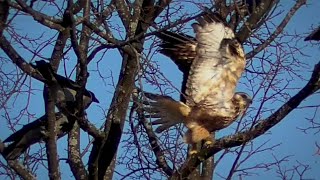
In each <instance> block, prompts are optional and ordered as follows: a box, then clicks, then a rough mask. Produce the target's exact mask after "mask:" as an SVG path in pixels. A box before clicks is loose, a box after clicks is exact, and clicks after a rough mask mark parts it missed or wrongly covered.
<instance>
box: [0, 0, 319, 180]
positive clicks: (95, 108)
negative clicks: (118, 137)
mask: <svg viewBox="0 0 320 180" xmlns="http://www.w3.org/2000/svg"><path fill="white" fill-rule="evenodd" d="M282 2H283V4H282V7H281V9H283V10H287V9H288V7H291V5H292V3H293V2H294V1H292V0H286V1H282ZM308 4H310V5H309V6H306V7H303V8H301V9H300V10H299V12H298V13H297V14H296V15H295V17H294V18H293V19H292V20H291V22H290V23H289V25H288V27H287V28H286V31H287V32H290V33H294V32H295V33H297V34H301V33H308V32H310V30H311V25H314V27H316V26H318V25H319V24H320V19H319V18H320V14H319V9H320V2H319V1H317V0H312V1H309V3H308ZM184 8H185V9H187V8H190V7H189V5H187V6H185V7H184ZM30 20H31V18H27V17H22V16H20V17H18V18H17V19H16V21H15V26H16V27H18V28H19V29H20V30H19V32H20V33H21V34H28V35H29V36H31V37H34V36H39V35H41V34H42V33H45V34H44V38H47V37H49V36H52V35H53V34H52V31H47V30H48V29H43V28H42V26H39V24H37V23H34V24H32V23H31V21H30ZM275 23H278V22H275ZM35 27H36V28H35ZM35 29H36V31H35ZM291 44H292V45H294V44H295V42H292V43H291ZM304 45H306V46H307V47H305V48H303V50H302V51H303V52H304V53H305V54H307V55H309V56H310V57H301V58H303V61H304V62H305V63H306V64H308V65H309V69H310V71H311V70H312V68H313V65H314V64H315V63H317V62H318V61H320V58H319V57H320V56H319V55H320V46H317V45H314V46H312V45H311V44H310V43H305V42H303V41H302V40H300V41H298V42H297V45H296V46H297V47H302V46H304ZM146 48H147V47H146ZM51 50H52V47H48V48H45V50H44V51H43V55H44V56H46V57H49V56H50V52H51ZM0 53H1V54H2V53H3V52H2V51H0ZM19 53H20V54H21V55H23V56H24V57H25V59H26V60H30V59H31V58H32V56H30V53H29V52H27V51H25V50H23V49H22V48H20V49H19ZM98 56H102V54H98ZM298 57H299V56H298ZM69 59H70V62H71V64H72V65H74V63H75V61H71V60H74V59H75V58H74V56H73V55H70V56H69ZM120 59H121V56H120V55H119V53H118V52H117V51H115V50H110V51H108V53H107V54H106V55H104V57H103V61H101V62H100V63H99V70H100V71H101V72H104V74H103V75H104V76H105V78H106V79H105V81H101V79H100V78H98V77H97V76H98V73H97V72H96V71H94V70H97V64H96V63H95V62H93V63H91V64H90V65H89V70H91V71H90V77H89V79H88V84H87V88H88V89H89V90H91V91H93V92H94V93H95V94H96V96H97V98H98V99H99V101H100V104H92V105H91V106H90V108H89V109H88V110H87V113H88V117H89V119H90V120H91V122H93V123H94V124H96V125H97V126H100V125H102V122H103V120H104V112H103V111H102V109H105V108H106V107H108V105H109V103H110V100H111V98H112V96H113V90H114V87H113V82H114V83H116V82H117V76H118V70H119V68H120V65H121V62H120ZM35 60H38V59H35ZM153 60H156V61H157V62H159V64H160V68H161V71H162V72H163V74H164V75H165V76H166V78H168V79H169V80H170V81H171V82H172V83H173V85H174V86H176V87H178V88H179V87H180V83H181V79H182V77H181V73H180V72H178V69H177V68H176V67H175V66H174V64H172V63H171V62H170V61H169V60H168V59H167V58H166V57H164V56H162V55H156V56H154V57H153ZM68 63H69V61H68ZM70 67H71V66H69V65H68V67H67V68H70ZM12 68H14V66H13V65H8V67H7V68H6V69H8V70H9V69H12ZM70 71H71V69H67V72H70ZM60 73H61V74H63V72H60ZM301 74H302V75H303V76H304V77H305V78H306V79H308V78H309V77H310V72H301ZM112 77H113V78H112ZM112 79H113V80H112ZM305 83H306V82H305V81H301V80H299V79H295V80H294V81H293V82H291V83H290V86H291V87H303V85H304V84H305ZM42 86H43V85H42V83H39V82H37V81H34V80H32V88H33V89H36V90H33V93H34V94H33V95H32V96H31V98H30V100H29V102H30V103H29V104H30V105H29V108H28V110H29V112H30V113H35V117H40V116H42V115H43V114H44V108H43V107H44V106H43V100H42V96H41V94H42V92H41V90H42ZM241 90H242V89H241ZM296 92H297V90H296V89H293V90H290V91H289V92H288V93H289V94H291V95H294V94H295V93H296ZM175 98H176V99H178V94H177V93H176V94H175ZM319 101H320V95H319V94H318V95H315V96H312V97H310V98H309V99H307V101H306V102H304V104H303V105H310V104H313V105H315V104H319ZM17 102H19V103H16V104H15V106H14V107H12V110H11V112H10V113H12V114H17V112H15V111H14V109H17V108H19V107H20V108H21V107H23V106H24V105H25V104H26V102H27V99H26V94H24V95H22V96H18V99H17ZM303 105H302V106H303ZM267 106H279V104H268V105H267ZM312 112H313V111H312V110H311V109H301V110H295V111H294V112H292V113H291V114H289V115H288V116H287V117H286V119H285V120H283V121H282V122H281V123H280V124H278V125H277V126H276V127H274V128H272V129H271V131H270V132H269V133H268V134H267V135H264V136H262V137H259V138H257V139H255V140H254V147H257V146H258V145H259V144H262V143H264V142H266V141H268V143H267V144H266V146H265V147H270V146H272V145H276V144H281V145H280V146H277V147H275V149H274V151H272V153H271V151H270V152H266V153H259V154H256V155H254V156H252V157H251V158H250V160H248V161H247V162H246V163H244V165H243V166H241V167H242V168H246V167H251V166H254V165H255V164H256V163H259V162H271V161H273V160H274V159H273V157H274V156H275V157H277V158H279V159H281V158H283V157H284V156H288V155H292V157H290V158H289V161H286V162H283V163H282V164H281V165H282V168H283V169H284V168H286V169H290V168H292V166H294V165H296V164H297V161H299V162H300V163H302V164H308V165H310V168H311V169H310V170H309V171H307V176H306V177H307V178H311V179H312V178H313V179H317V178H318V177H320V172H319V169H320V156H319V155H314V154H315V151H316V146H315V142H316V141H318V143H320V141H319V139H320V134H319V133H318V134H314V132H309V133H308V134H305V133H303V132H302V131H301V130H299V129H298V128H302V127H307V126H309V125H310V124H309V122H308V121H307V120H306V118H307V117H310V116H311V115H312ZM0 113H1V115H4V112H3V111H2V110H1V111H0ZM267 115H268V114H266V115H265V116H262V118H265V117H267ZM319 118H320V115H319V114H318V117H317V120H318V122H319V121H320V119H319ZM31 121H32V119H31ZM20 123H21V124H23V123H24V122H20ZM0 126H1V127H7V126H6V121H4V120H2V121H0ZM232 131H233V130H232V128H229V129H226V130H223V131H221V132H219V133H218V136H223V135H224V134H229V133H231V132H232ZM8 135H9V131H8V129H5V130H3V131H0V138H1V139H2V140H3V139H5V138H6V137H7V136H8ZM60 142H63V141H60ZM86 142H87V141H86V136H83V141H82V146H83V147H84V145H85V144H86ZM120 146H121V145H120ZM121 151H122V149H120V152H121ZM59 152H61V155H62V156H60V157H61V158H64V157H67V154H66V143H59ZM233 160H234V156H231V155H229V156H227V157H225V159H224V160H223V162H222V163H220V164H219V165H218V166H217V168H216V172H217V173H219V174H221V175H223V176H226V173H227V172H228V171H229V169H230V166H231V163H232V162H233ZM86 161H87V160H85V162H86ZM61 169H62V173H63V174H62V175H63V179H73V178H71V177H70V171H69V166H68V165H67V164H66V163H61ZM118 170H120V169H118ZM121 171H123V170H122V169H121ZM254 172H257V173H259V176H252V177H251V178H248V177H246V178H245V179H266V180H267V179H276V177H277V174H276V171H275V168H274V167H273V169H272V170H269V171H265V170H264V169H263V170H257V171H254ZM38 177H39V178H41V179H45V178H46V177H47V175H46V174H39V176H38ZM118 178H119V177H118V176H116V178H115V179H118ZM234 178H235V179H238V177H234ZM215 179H221V178H220V177H219V176H215ZM293 179H299V177H298V176H295V177H294V178H293Z"/></svg>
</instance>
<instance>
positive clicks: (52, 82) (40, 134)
mask: <svg viewBox="0 0 320 180" xmlns="http://www.w3.org/2000/svg"><path fill="white" fill-rule="evenodd" d="M32 66H33V67H34V68H35V69H36V70H38V71H39V72H40V74H41V75H42V76H43V77H44V79H46V81H45V83H46V84H47V85H48V87H49V88H50V89H51V90H52V91H56V95H57V97H55V100H56V106H57V107H58V109H59V110H60V112H57V113H56V114H55V115H56V120H57V121H56V129H58V137H62V136H64V135H65V134H66V133H67V132H69V131H70V129H71V128H72V126H73V123H74V119H73V118H69V114H66V113H65V112H66V110H67V111H68V113H75V112H77V109H76V108H77V102H76V94H77V91H79V90H80V88H81V87H80V86H79V85H78V84H77V83H75V82H74V81H72V80H70V79H68V78H65V77H63V76H60V75H58V74H56V73H55V72H54V71H53V69H52V67H51V65H50V64H49V63H47V62H45V61H43V60H42V61H36V65H32ZM44 95H45V96H46V95H47V92H44ZM92 102H96V103H99V101H98V99H97V98H96V97H95V95H94V93H93V92H91V91H89V90H87V89H85V90H84V92H83V106H84V109H87V108H88V107H89V106H90V104H91V103H92ZM47 122H48V118H47V115H44V116H42V117H40V118H39V119H37V120H35V121H34V122H31V123H29V124H27V125H25V126H23V127H22V128H21V129H20V130H19V131H16V132H15V133H13V134H12V135H11V136H9V137H8V138H7V139H6V140H5V141H4V143H11V144H9V145H8V146H7V147H6V148H5V149H4V151H3V152H2V154H3V156H4V157H6V159H16V158H18V157H19V156H20V155H21V154H22V153H23V152H25V150H26V149H27V148H29V147H30V146H31V145H33V144H35V143H37V142H40V141H41V140H44V139H45V138H46V134H45V132H46V127H47Z"/></svg>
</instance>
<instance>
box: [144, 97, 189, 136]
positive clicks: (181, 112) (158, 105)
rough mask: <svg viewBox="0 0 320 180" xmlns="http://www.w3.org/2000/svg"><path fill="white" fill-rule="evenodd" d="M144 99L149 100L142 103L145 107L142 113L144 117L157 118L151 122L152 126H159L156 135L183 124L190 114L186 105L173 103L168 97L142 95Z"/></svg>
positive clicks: (177, 102) (178, 102)
mask: <svg viewBox="0 0 320 180" xmlns="http://www.w3.org/2000/svg"><path fill="white" fill-rule="evenodd" d="M144 95H145V97H147V98H148V99H149V101H148V100H145V101H143V104H145V105H146V106H147V107H145V108H144V111H145V112H146V113H147V114H146V115H145V116H146V117H150V118H158V119H157V120H155V121H153V122H152V123H151V124H152V125H160V126H159V127H158V128H157V129H156V132H157V133H161V132H162V131H164V130H166V129H169V128H170V127H171V126H174V125H176V124H179V123H183V122H184V121H185V119H186V117H187V116H188V114H189V113H190V107H189V106H187V105H186V104H184V103H182V102H180V101H175V100H174V99H172V98H171V97H169V96H161V95H156V94H152V93H147V92H145V93H144Z"/></svg>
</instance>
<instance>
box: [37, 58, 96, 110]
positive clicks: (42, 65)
mask: <svg viewBox="0 0 320 180" xmlns="http://www.w3.org/2000/svg"><path fill="white" fill-rule="evenodd" d="M32 66H33V67H34V68H35V69H37V70H38V71H39V72H40V74H41V75H42V76H43V77H44V78H45V79H46V82H45V83H46V84H47V85H48V87H49V88H51V90H53V91H56V93H57V97H55V98H56V105H57V107H58V109H59V110H61V108H66V107H67V109H69V110H70V111H71V108H72V107H73V108H76V107H77V103H76V94H77V91H79V90H80V88H81V87H80V85H79V84H77V83H76V82H74V81H72V80H70V79H68V78H66V77H63V76H61V75H59V74H56V73H55V72H54V71H53V69H52V67H51V65H50V64H49V63H47V62H45V61H44V60H41V61H36V65H32ZM44 96H47V92H44ZM92 102H96V103H99V100H98V99H97V98H96V96H95V95H94V93H93V92H91V91H89V90H87V89H85V90H84V92H83V107H84V109H87V108H88V107H89V106H90V104H91V103H92Z"/></svg>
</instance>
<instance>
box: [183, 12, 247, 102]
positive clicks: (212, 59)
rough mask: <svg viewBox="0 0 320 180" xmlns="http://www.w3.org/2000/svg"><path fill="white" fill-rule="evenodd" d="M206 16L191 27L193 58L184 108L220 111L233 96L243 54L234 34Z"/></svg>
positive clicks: (211, 16) (242, 66)
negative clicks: (187, 105)
mask: <svg viewBox="0 0 320 180" xmlns="http://www.w3.org/2000/svg"><path fill="white" fill-rule="evenodd" d="M217 19H218V18H216V17H215V14H207V15H206V16H203V17H200V18H198V19H197V21H198V23H195V24H193V25H192V26H193V29H194V31H195V33H196V39H197V42H198V44H197V46H196V54H197V55H196V57H195V59H194V61H193V63H192V66H191V70H190V73H189V74H190V75H189V78H188V81H187V89H186V93H187V96H188V101H187V104H189V105H190V104H191V105H195V104H197V105H200V104H202V105H203V106H214V107H219V106H221V107H223V106H225V104H224V103H225V102H227V101H229V100H230V99H231V98H232V97H233V95H234V90H235V86H236V84H237V82H238V80H239V78H240V76H241V73H242V71H243V70H244V66H245V58H244V52H243V49H242V46H241V44H240V43H239V42H238V41H237V40H236V39H235V36H234V33H233V31H232V30H231V29H230V28H229V27H227V26H225V25H224V23H222V22H221V21H220V22H219V21H218V20H217Z"/></svg>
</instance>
